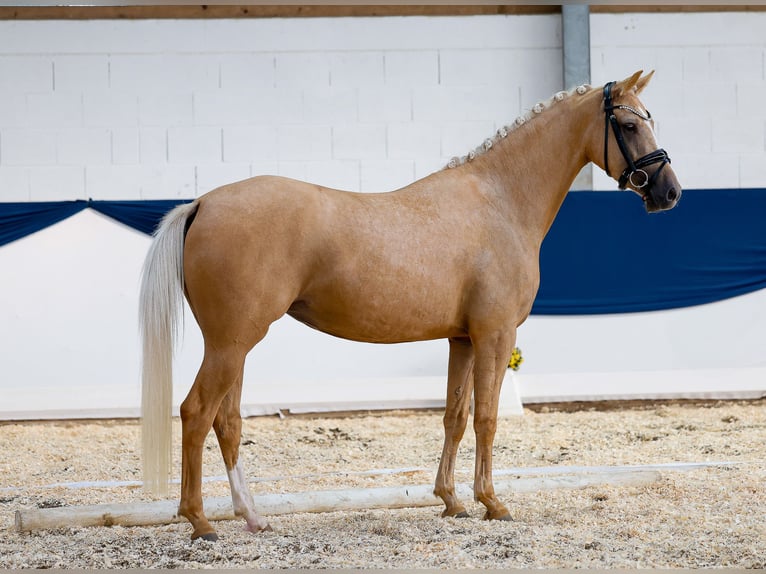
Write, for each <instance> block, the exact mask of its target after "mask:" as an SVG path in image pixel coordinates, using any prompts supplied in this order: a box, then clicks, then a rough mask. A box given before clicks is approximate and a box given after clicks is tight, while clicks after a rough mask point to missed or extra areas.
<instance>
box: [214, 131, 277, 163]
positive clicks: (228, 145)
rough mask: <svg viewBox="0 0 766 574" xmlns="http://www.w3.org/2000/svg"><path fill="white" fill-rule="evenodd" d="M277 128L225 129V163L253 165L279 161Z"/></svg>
mask: <svg viewBox="0 0 766 574" xmlns="http://www.w3.org/2000/svg"><path fill="white" fill-rule="evenodd" d="M277 155H278V154H277V128H276V127H274V126H242V127H226V128H224V129H223V161H225V162H240V163H251V162H253V161H264V160H275V159H277Z"/></svg>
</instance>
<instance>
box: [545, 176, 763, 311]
mask: <svg viewBox="0 0 766 574" xmlns="http://www.w3.org/2000/svg"><path fill="white" fill-rule="evenodd" d="M540 273H541V282H540V290H539V291H538V295H537V299H536V300H535V305H534V307H533V308H532V312H533V313H536V314H541V315H576V314H596V313H630V312H637V311H655V310H661V309H673V308H678V307H688V306H691V305H700V304H703V303H710V302H713V301H719V300H721V299H726V298H729V297H734V296H736V295H742V294H744V293H749V292H752V291H756V290H759V289H764V288H766V189H708V190H686V191H684V192H683V197H682V198H681V200H680V202H679V203H678V205H677V206H676V208H675V209H672V210H670V211H667V212H661V213H656V214H647V213H646V212H645V211H644V208H643V205H642V203H641V201H640V199H639V198H638V196H636V195H635V194H633V193H626V192H577V193H570V194H569V195H568V196H567V198H566V200H565V201H564V204H563V206H562V208H561V211H560V212H559V215H558V217H557V218H556V220H555V221H554V223H553V225H552V227H551V230H550V232H549V233H548V236H547V237H546V238H545V241H544V242H543V247H542V250H541V253H540Z"/></svg>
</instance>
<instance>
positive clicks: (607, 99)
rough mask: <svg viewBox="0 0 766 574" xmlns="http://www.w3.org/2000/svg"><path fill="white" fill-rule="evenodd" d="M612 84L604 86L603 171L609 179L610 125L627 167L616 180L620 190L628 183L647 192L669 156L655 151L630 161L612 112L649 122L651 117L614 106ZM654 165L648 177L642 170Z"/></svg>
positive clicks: (629, 108) (628, 108)
mask: <svg viewBox="0 0 766 574" xmlns="http://www.w3.org/2000/svg"><path fill="white" fill-rule="evenodd" d="M614 84H615V82H609V83H608V84H606V85H605V86H604V116H605V119H604V171H606V174H607V175H608V176H610V177H611V175H612V174H611V173H609V125H610V124H611V126H612V131H614V137H615V139H616V140H617V146H618V147H619V148H620V151H621V152H622V157H624V158H625V161H626V162H628V167H626V168H625V171H623V172H622V175H620V179H619V180H618V184H619V186H620V189H625V188H626V187H627V185H628V183H630V184H631V185H632V186H633V187H635V188H636V189H643V188H644V187H645V188H646V190H647V191H648V190H650V189H651V188H652V186H653V185H654V182H655V181H656V180H657V176H658V175H659V174H660V172H661V171H662V168H664V167H665V166H666V165H667V164H669V163H670V156H668V153H667V152H666V151H665V150H664V149H657V150H655V151H653V152H650V153H648V154H646V155H645V156H643V157H640V158H638V159H637V160H636V161H633V160H632V159H631V157H630V152H629V151H628V147H627V146H626V145H625V138H624V137H623V135H622V129H621V128H620V124H619V123H618V122H617V118H616V117H615V115H614V110H627V111H629V112H631V113H633V114H635V115H637V116H638V117H639V118H641V119H642V120H650V119H651V117H652V116H651V114H650V113H649V112H648V111H647V112H646V114H643V113H641V112H640V111H639V110H637V109H636V108H633V107H631V106H625V105H619V106H615V105H614V104H613V103H612V87H613V86H614ZM654 163H659V164H660V167H658V168H657V169H656V171H655V172H654V173H653V174H652V176H651V177H649V175H648V174H647V173H646V171H644V169H643V168H645V167H647V166H649V165H652V164H654ZM637 174H639V175H640V176H641V177H640V178H638V179H637V177H636V176H637Z"/></svg>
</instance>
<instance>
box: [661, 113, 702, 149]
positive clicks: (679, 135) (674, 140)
mask: <svg viewBox="0 0 766 574" xmlns="http://www.w3.org/2000/svg"><path fill="white" fill-rule="evenodd" d="M655 125H656V128H657V140H658V143H659V145H660V147H663V148H665V149H667V150H668V153H669V154H670V157H671V158H672V157H673V150H679V151H680V150H683V151H684V152H687V153H693V152H696V153H702V154H706V153H707V154H709V153H711V151H712V149H713V142H712V137H713V135H712V134H713V132H712V124H711V121H710V118H709V117H699V118H681V117H675V116H673V115H663V116H662V117H661V118H660V119H658V120H657V121H656V124H655Z"/></svg>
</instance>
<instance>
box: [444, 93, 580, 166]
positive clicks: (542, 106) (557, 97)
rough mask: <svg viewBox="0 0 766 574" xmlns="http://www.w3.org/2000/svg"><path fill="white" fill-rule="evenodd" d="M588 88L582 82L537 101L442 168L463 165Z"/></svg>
mask: <svg viewBox="0 0 766 574" xmlns="http://www.w3.org/2000/svg"><path fill="white" fill-rule="evenodd" d="M590 89H591V87H590V86H589V85H587V84H583V85H581V86H577V87H576V88H572V89H571V90H569V91H562V92H557V93H556V94H554V95H553V96H552V97H551V98H549V99H548V100H546V101H544V102H538V103H537V104H535V105H534V106H533V107H532V109H531V110H529V111H528V112H527V113H525V114H522V115H520V116H519V117H517V118H516V119H515V120H514V122H513V123H512V124H509V125H506V126H503V127H501V128H500V129H499V130H497V132H496V133H495V134H494V135H493V136H492V137H489V138H487V139H485V140H484V141H483V142H482V143H481V145H479V146H477V147H475V148H474V149H472V150H471V151H469V152H468V153H467V154H466V155H464V156H455V157H453V158H452V159H451V160H450V161H449V163H448V164H447V165H446V166H444V169H451V168H453V167H458V166H460V165H463V164H464V163H467V162H469V161H472V160H474V159H475V158H476V157H477V156H480V155H482V154H484V153H486V152H488V151H489V150H491V149H492V148H493V147H494V145H495V144H496V143H497V142H499V141H500V140H502V139H505V138H506V137H508V134H510V133H511V132H512V131H514V130H515V129H517V128H518V127H520V126H523V125H524V124H525V123H527V122H528V121H530V120H532V119H534V118H535V117H536V116H537V115H538V114H541V113H543V112H544V111H545V110H547V109H548V108H550V107H551V106H553V105H555V104H556V103H558V102H560V101H562V100H564V99H566V98H568V97H569V96H571V95H573V94H575V93H577V94H578V95H583V94H585V93H586V92H588V91H589V90H590Z"/></svg>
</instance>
